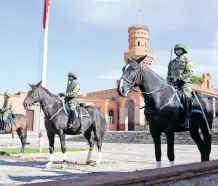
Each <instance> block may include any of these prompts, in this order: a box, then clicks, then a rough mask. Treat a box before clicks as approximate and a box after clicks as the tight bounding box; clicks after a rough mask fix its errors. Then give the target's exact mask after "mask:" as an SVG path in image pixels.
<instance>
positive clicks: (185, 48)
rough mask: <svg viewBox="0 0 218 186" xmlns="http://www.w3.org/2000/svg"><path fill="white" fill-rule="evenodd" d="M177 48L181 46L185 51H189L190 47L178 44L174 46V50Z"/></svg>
mask: <svg viewBox="0 0 218 186" xmlns="http://www.w3.org/2000/svg"><path fill="white" fill-rule="evenodd" d="M177 48H181V49H183V50H184V52H185V53H188V49H187V47H186V46H185V45H183V44H176V45H175V47H174V50H175V49H177Z"/></svg>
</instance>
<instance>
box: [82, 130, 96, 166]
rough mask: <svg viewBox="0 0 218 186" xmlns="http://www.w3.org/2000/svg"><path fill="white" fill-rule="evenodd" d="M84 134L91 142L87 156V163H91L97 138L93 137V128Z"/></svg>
mask: <svg viewBox="0 0 218 186" xmlns="http://www.w3.org/2000/svg"><path fill="white" fill-rule="evenodd" d="M84 136H85V138H86V139H87V141H88V143H89V147H90V148H89V152H88V154H87V158H86V164H90V163H91V157H92V152H93V148H94V145H95V140H94V139H93V138H92V135H91V130H88V131H86V133H85V134H84Z"/></svg>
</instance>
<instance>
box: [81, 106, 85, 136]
mask: <svg viewBox="0 0 218 186" xmlns="http://www.w3.org/2000/svg"><path fill="white" fill-rule="evenodd" d="M80 114H82V108H80ZM80 123H81V133H82V134H85V132H84V128H83V122H82V118H81V121H80Z"/></svg>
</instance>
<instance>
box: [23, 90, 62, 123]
mask: <svg viewBox="0 0 218 186" xmlns="http://www.w3.org/2000/svg"><path fill="white" fill-rule="evenodd" d="M38 96H39V99H40V94H39V92H38ZM26 98H27V99H28V100H30V101H32V100H31V99H30V98H29V97H28V96H27V97H26ZM53 103H56V101H52V102H50V103H46V104H42V103H40V106H46V105H50V104H53ZM33 105H35V104H33ZM63 108H64V106H62V107H61V108H60V109H59V110H58V111H57V112H55V113H54V114H53V115H52V116H51V117H50V119H48V118H46V117H44V116H42V115H41V114H40V115H41V116H42V117H43V118H44V120H52V119H53V118H54V117H55V116H56V115H57V114H58V113H59V112H60V111H61V110H62V109H63Z"/></svg>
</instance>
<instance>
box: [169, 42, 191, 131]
mask: <svg viewBox="0 0 218 186" xmlns="http://www.w3.org/2000/svg"><path fill="white" fill-rule="evenodd" d="M174 53H175V54H176V56H177V57H176V58H175V59H173V60H171V61H170V62H169V65H168V74H167V82H168V83H170V84H172V85H173V86H176V87H178V89H180V90H181V91H182V93H183V94H184V95H183V98H184V103H185V105H184V109H185V120H184V122H183V124H182V127H183V128H185V129H189V128H190V127H191V107H192V88H191V78H192V76H193V65H194V64H193V62H192V61H191V60H189V59H188V58H187V57H186V56H185V54H186V53H188V50H187V47H186V46H185V45H182V44H177V45H175V47H174Z"/></svg>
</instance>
